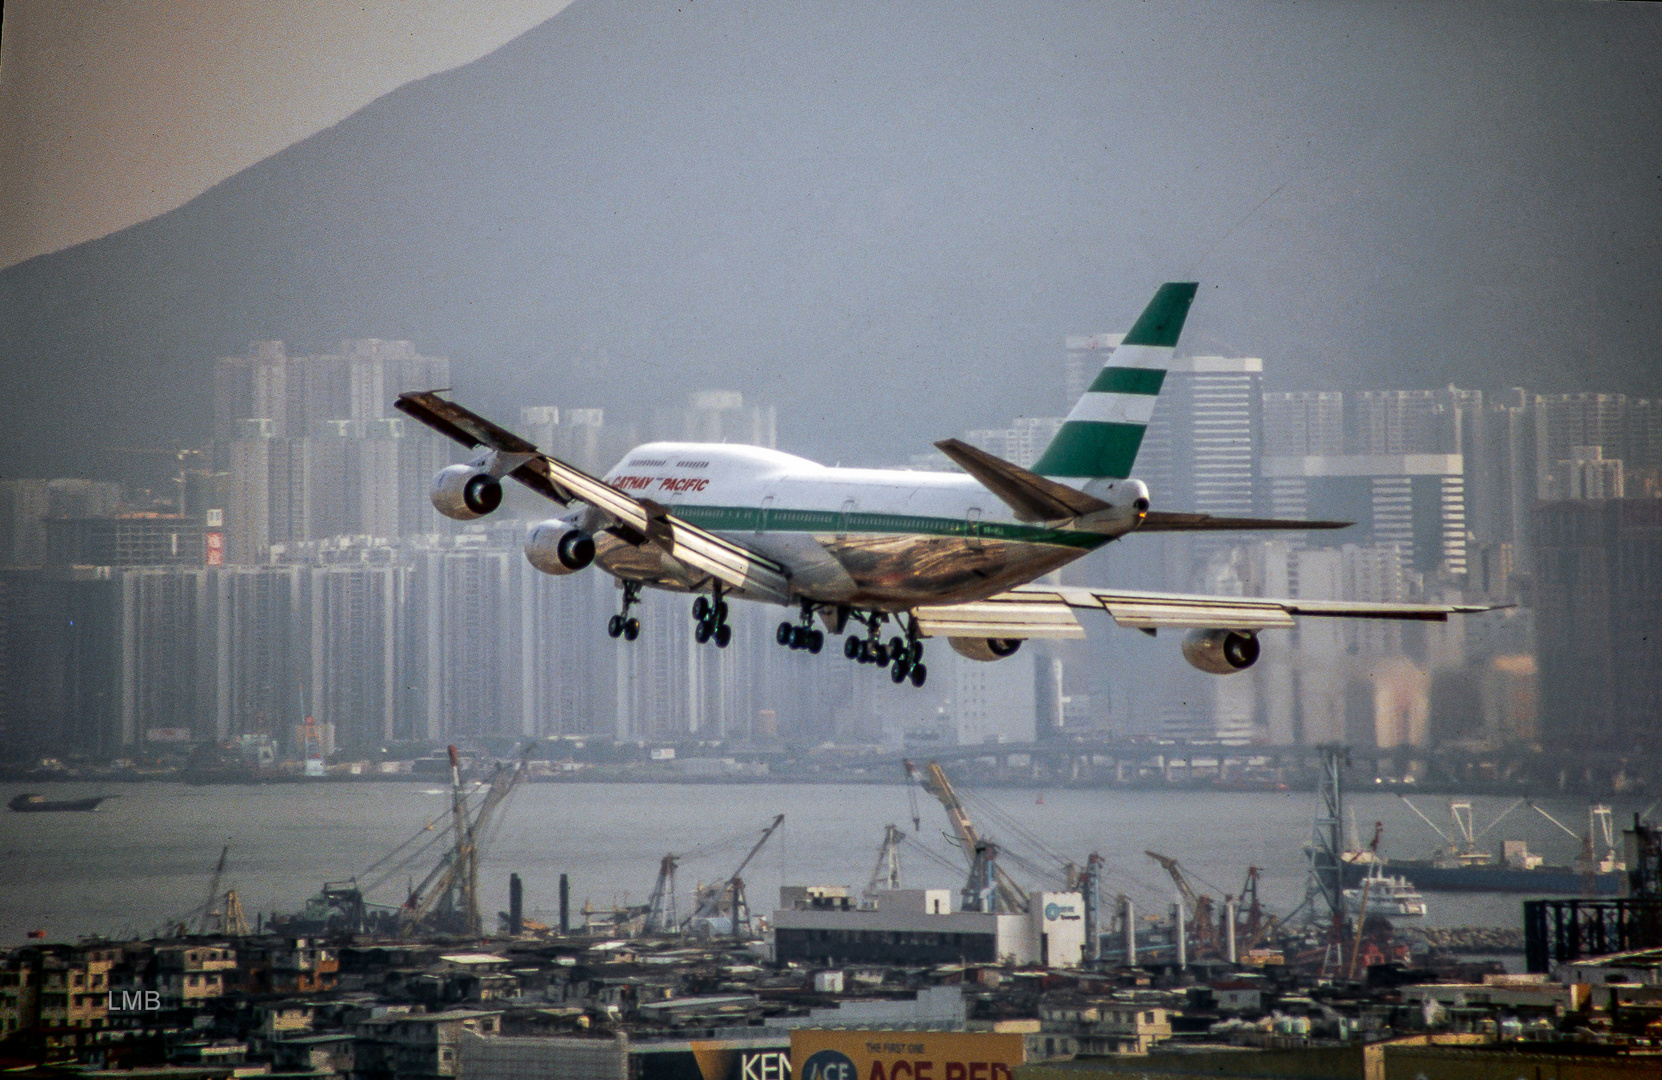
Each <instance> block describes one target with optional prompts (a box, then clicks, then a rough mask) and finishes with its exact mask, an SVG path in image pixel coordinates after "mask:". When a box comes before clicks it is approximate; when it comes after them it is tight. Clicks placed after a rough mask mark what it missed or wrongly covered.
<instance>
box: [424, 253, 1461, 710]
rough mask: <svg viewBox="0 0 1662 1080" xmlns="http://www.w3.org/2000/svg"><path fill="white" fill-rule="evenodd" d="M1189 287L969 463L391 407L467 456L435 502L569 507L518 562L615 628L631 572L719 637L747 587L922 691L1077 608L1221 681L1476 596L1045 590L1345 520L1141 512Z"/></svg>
mask: <svg viewBox="0 0 1662 1080" xmlns="http://www.w3.org/2000/svg"><path fill="white" fill-rule="evenodd" d="M1196 288H1197V286H1196V285H1195V284H1194V283H1192V282H1168V283H1167V284H1165V285H1162V286H1160V288H1159V290H1158V291H1157V292H1156V293H1155V295H1154V299H1153V300H1151V301H1150V302H1149V304H1148V306H1147V307H1146V308H1145V309H1144V310H1143V313H1142V315H1141V316H1140V317H1139V318H1138V319H1137V321H1136V324H1135V325H1133V326H1132V328H1131V331H1130V333H1128V334H1127V335H1126V336H1125V340H1124V342H1123V343H1122V344H1121V345H1120V346H1119V347H1118V348H1117V349H1115V350H1114V351H1113V353H1112V354H1111V355H1110V356H1109V359H1108V362H1107V364H1106V365H1105V366H1104V367H1103V368H1102V370H1101V371H1100V372H1099V373H1098V374H1097V376H1096V378H1095V379H1094V380H1093V381H1092V383H1091V385H1090V388H1089V389H1088V390H1087V391H1086V392H1085V394H1084V396H1082V397H1081V398H1080V399H1079V401H1078V403H1077V404H1075V405H1074V407H1073V411H1072V412H1070V413H1069V414H1068V417H1067V419H1066V421H1065V422H1064V423H1063V424H1062V427H1061V429H1060V430H1059V431H1058V432H1057V433H1056V437H1055V438H1054V439H1053V440H1052V441H1051V443H1050V445H1049V446H1048V447H1047V448H1046V449H1045V452H1044V454H1043V455H1042V456H1041V457H1040V458H1039V459H1038V461H1036V462H1035V463H1034V465H1033V468H1032V469H1024V468H1021V467H1019V466H1017V465H1015V464H1013V463H1011V462H1008V461H1005V460H1003V459H1001V458H998V457H995V456H993V455H992V454H989V453H986V452H985V451H982V450H979V449H977V448H976V447H973V446H970V445H968V444H966V443H963V442H960V441H959V440H957V439H947V440H945V441H943V442H938V443H936V444H935V445H936V446H937V447H939V448H940V450H941V452H942V453H944V454H945V455H946V456H947V457H948V458H950V459H952V461H954V462H955V463H957V465H958V466H959V467H960V468H962V469H963V470H964V471H963V472H962V473H945V472H927V471H914V470H905V469H844V468H829V467H827V466H824V465H821V464H818V463H817V462H813V461H809V460H807V459H805V458H800V457H796V456H794V455H791V454H786V453H781V452H780V451H777V450H769V449H765V448H762V447H757V446H738V445H730V444H727V443H677V442H655V443H646V444H644V445H642V446H638V447H636V448H635V449H634V450H632V451H630V452H629V453H628V454H627V455H625V456H624V458H623V460H622V461H621V462H619V463H618V464H617V466H616V467H614V468H613V469H612V471H611V472H609V473H608V474H607V475H606V476H605V477H602V478H596V477H593V476H590V475H588V474H587V473H585V472H583V471H582V470H580V469H576V468H574V467H572V466H571V465H568V464H566V463H565V462H563V461H560V460H558V459H556V458H553V457H550V456H549V455H548V454H545V453H543V452H542V451H541V450H539V449H538V448H537V447H535V446H533V445H532V444H531V443H529V442H527V441H526V440H525V439H522V438H520V437H519V436H517V435H514V434H513V433H512V432H509V431H506V430H504V429H502V428H500V427H498V426H497V425H495V424H493V423H491V422H490V421H488V420H486V419H484V418H482V417H480V416H477V415H475V414H474V413H472V412H470V411H468V410H467V409H465V408H463V407H462V406H460V405H458V404H456V403H455V402H452V401H449V400H447V399H445V398H443V397H440V396H439V394H438V393H437V392H435V391H423V392H417V393H408V394H403V395H401V396H400V397H399V398H398V401H397V403H396V404H397V407H398V408H399V409H400V410H402V411H403V412H405V413H407V414H409V415H410V416H412V417H414V418H415V419H417V420H420V421H421V422H422V423H424V424H427V425H428V426H430V427H432V428H434V429H435V430H437V431H439V432H441V433H443V434H445V435H447V436H449V437H450V438H452V439H455V440H456V441H457V442H459V443H461V444H462V445H463V446H466V447H468V448H469V449H473V450H476V453H474V454H473V455H472V456H471V457H470V458H469V459H468V461H467V462H466V463H464V464H458V465H451V466H449V467H447V468H445V469H443V470H441V471H440V472H439V474H438V475H437V476H436V477H435V478H434V480H433V491H432V499H433V505H434V507H435V508H437V510H438V511H439V513H441V514H444V515H445V516H446V517H450V518H454V519H456V520H458V521H470V520H474V519H476V518H480V517H483V516H484V515H486V514H489V513H491V512H492V511H493V510H495V509H496V508H497V507H498V506H500V505H501V502H502V483H501V482H502V479H503V477H511V478H512V479H514V480H517V481H519V482H520V483H522V484H524V485H525V486H527V487H529V488H531V489H533V490H534V491H537V492H539V493H541V494H542V495H545V496H547V497H548V498H549V499H552V500H553V501H554V502H556V503H558V504H559V505H560V506H562V507H565V508H566V511H565V512H564V513H562V514H561V515H559V516H557V517H553V518H550V519H549V520H547V521H543V522H540V523H538V524H536V525H534V526H532V527H531V529H530V531H529V534H528V535H527V538H526V541H525V556H526V558H527V559H529V560H530V562H531V565H532V566H534V567H536V568H537V569H538V570H541V571H543V572H545V573H549V574H554V575H564V574H574V573H577V572H578V571H580V570H583V569H584V568H586V567H588V566H589V565H590V564H591V563H598V564H599V565H600V567H601V568H602V569H603V570H605V571H606V572H607V573H609V574H611V575H612V576H614V577H616V578H617V579H618V580H619V582H620V583H621V584H622V591H623V601H622V609H621V610H620V611H619V612H618V613H617V614H615V615H613V616H612V618H611V620H610V622H609V623H608V624H607V631H608V633H610V634H611V636H613V637H614V638H616V637H621V638H624V639H626V640H630V641H633V640H634V639H635V638H636V637H637V636H639V634H640V621H639V619H638V618H637V617H636V616H634V615H632V614H631V613H630V611H631V609H632V608H633V607H634V606H635V604H637V603H638V602H639V600H640V595H641V590H642V589H643V588H645V587H652V588H658V589H669V590H673V591H676V592H684V593H690V594H694V596H695V599H694V600H693V603H692V615H693V617H694V618H695V619H696V620H697V621H698V625H697V629H696V635H695V636H696V638H697V640H698V641H699V642H701V643H702V642H706V641H713V642H714V643H715V645H716V646H717V647H725V646H726V645H727V643H728V641H729V639H730V637H731V630H730V628H729V627H728V624H727V612H728V608H727V602H728V601H729V600H730V599H745V600H754V601H760V602H763V603H770V604H779V605H783V606H785V607H787V608H793V609H795V611H796V613H797V617H796V618H795V619H794V620H792V619H786V620H785V621H784V622H781V623H780V624H779V628H778V632H777V640H778V642H779V644H780V645H783V646H788V647H790V648H793V649H805V650H807V651H808V652H811V653H817V652H819V651H820V650H821V649H822V648H823V647H824V644H825V633H826V632H827V631H829V632H830V633H833V634H846V635H847V637H846V638H845V640H844V642H843V653H844V655H845V656H847V657H849V658H850V659H853V660H858V661H860V662H862V663H869V664H875V665H879V666H885V667H887V668H888V669H889V675H890V678H892V679H893V680H894V681H895V682H896V683H901V682H906V681H908V680H909V681H910V682H911V683H912V685H914V686H922V685H923V684H924V680H925V679H926V678H927V677H928V668H927V666H926V665H925V664H924V662H923V648H924V647H923V642H924V639H927V638H931V637H944V638H946V639H947V641H948V643H949V644H950V645H951V646H952V648H953V649H955V650H956V651H957V652H959V653H960V654H962V655H964V656H967V657H969V658H971V659H974V660H997V659H1000V658H1002V657H1006V656H1009V655H1011V654H1012V653H1014V652H1015V651H1016V650H1017V649H1018V648H1019V647H1020V645H1021V643H1022V641H1024V640H1026V639H1028V638H1082V637H1084V636H1085V630H1084V628H1083V627H1082V626H1081V625H1080V623H1079V620H1078V619H1077V618H1076V617H1075V615H1074V612H1075V611H1076V610H1081V609H1082V610H1088V611H1098V612H1106V613H1107V614H1108V615H1109V616H1111V617H1112V618H1113V619H1114V621H1115V622H1116V623H1118V624H1119V625H1121V626H1127V627H1132V628H1135V629H1138V630H1142V631H1144V632H1146V633H1149V634H1153V633H1155V632H1156V631H1158V630H1160V629H1163V628H1177V629H1183V630H1186V631H1187V634H1186V636H1185V637H1184V639H1183V645H1182V649H1183V655H1184V656H1185V657H1186V658H1187V659H1188V660H1189V662H1190V663H1192V664H1193V665H1194V666H1195V667H1197V668H1199V669H1201V670H1202V671H1207V672H1211V673H1213V674H1219V675H1227V674H1229V673H1231V672H1235V671H1240V670H1243V669H1245V668H1249V667H1251V666H1252V664H1253V662H1254V661H1256V660H1257V659H1258V652H1259V642H1258V634H1259V632H1260V631H1262V630H1269V629H1275V628H1279V627H1290V626H1292V624H1293V617H1294V616H1297V615H1305V616H1343V617H1350V618H1374V619H1428V620H1437V621H1442V620H1446V619H1447V618H1448V617H1449V615H1451V614H1455V613H1462V612H1478V611H1486V610H1489V608H1488V607H1486V606H1483V605H1471V604H1374V603H1359V602H1345V601H1333V600H1303V599H1298V600H1277V599H1265V598H1258V597H1217V596H1193V595H1186V594H1181V593H1152V592H1132V591H1125V590H1118V589H1090V588H1080V587H1074V586H1060V585H1049V584H1043V583H1040V581H1039V579H1041V578H1043V577H1044V576H1045V575H1048V574H1050V573H1051V572H1052V571H1055V570H1057V569H1059V568H1060V567H1063V566H1066V565H1067V564H1068V563H1071V562H1073V561H1074V560H1075V559H1077V558H1079V557H1080V556H1082V555H1084V554H1085V553H1086V552H1089V551H1093V550H1095V549H1096V548H1099V547H1101V546H1102V545H1104V544H1107V543H1110V542H1112V541H1114V540H1118V539H1119V538H1121V537H1123V536H1126V535H1128V534H1130V533H1133V532H1178V531H1194V530H1236V529H1238V530H1258V529H1297V530H1306V529H1325V528H1341V527H1343V526H1344V525H1346V524H1348V523H1346V522H1330V521H1286V520H1265V519H1258V518H1217V517H1210V516H1207V515H1204V514H1191V513H1172V512H1166V511H1161V510H1156V509H1153V508H1152V503H1151V501H1150V493H1149V489H1148V485H1146V484H1144V483H1143V482H1142V481H1141V480H1136V479H1133V478H1132V477H1131V469H1132V466H1133V464H1134V463H1135V461H1136V457H1137V451H1138V448H1139V447H1140V446H1141V445H1142V440H1143V432H1144V429H1145V428H1146V427H1147V426H1148V422H1149V417H1150V415H1151V414H1152V412H1153V410H1154V402H1155V400H1156V398H1157V397H1158V395H1159V393H1160V386H1161V383H1162V382H1163V381H1164V379H1165V374H1166V369H1167V366H1168V365H1169V363H1170V360H1171V356H1172V351H1173V349H1174V348H1175V346H1176V344H1177V338H1178V335H1179V333H1180V332H1181V331H1182V329H1183V322H1184V319H1185V318H1186V317H1187V315H1188V311H1189V305H1190V304H1191V303H1192V302H1193V300H1194V296H1195V290H1196ZM816 624H817V625H816ZM821 627H823V629H822V628H821ZM886 628H887V629H886ZM886 632H888V633H890V634H891V636H890V637H889V640H888V641H886V642H885V641H884V640H883V638H884V635H885V633H886Z"/></svg>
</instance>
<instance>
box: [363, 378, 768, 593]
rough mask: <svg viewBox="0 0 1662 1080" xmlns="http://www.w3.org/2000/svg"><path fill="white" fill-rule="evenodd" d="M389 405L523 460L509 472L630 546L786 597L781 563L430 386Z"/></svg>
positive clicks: (745, 586) (468, 442)
mask: <svg viewBox="0 0 1662 1080" xmlns="http://www.w3.org/2000/svg"><path fill="white" fill-rule="evenodd" d="M393 405H394V407H395V408H397V409H398V410H399V411H400V412H402V413H405V414H407V415H409V416H411V417H414V418H415V419H417V420H419V421H421V422H422V423H423V424H426V425H427V426H428V427H430V428H432V429H433V430H434V431H437V432H439V433H440V434H442V435H447V436H449V437H450V438H452V439H454V440H456V441H457V442H459V443H461V444H462V445H463V446H466V447H469V448H470V449H471V448H473V447H477V446H482V447H484V448H486V449H488V450H495V451H498V452H499V453H501V454H503V455H504V456H506V457H508V458H509V459H510V460H512V459H513V458H515V457H523V458H524V460H523V461H522V462H521V463H520V464H519V465H517V466H515V467H514V468H513V470H511V471H510V472H509V473H508V475H509V476H511V477H513V478H514V479H515V480H518V481H519V482H520V483H522V484H524V485H525V486H526V487H528V488H530V489H531V490H533V491H535V492H537V493H539V494H541V495H546V496H547V497H548V498H550V499H552V500H554V501H555V502H557V503H559V504H560V505H561V506H567V505H570V504H571V503H572V502H574V501H575V502H580V503H584V504H585V505H588V506H592V507H594V508H595V509H596V510H599V511H600V512H601V513H602V514H605V515H606V516H607V517H608V518H610V519H611V520H612V522H613V523H614V527H615V529H616V531H617V534H618V535H619V536H621V537H622V538H623V539H625V540H627V541H629V542H630V543H635V544H653V545H655V546H657V547H658V548H659V549H660V550H662V551H664V552H665V553H667V554H668V555H669V556H670V557H671V558H673V559H675V560H676V561H678V562H681V563H683V564H685V565H687V566H690V567H693V568H695V569H697V570H700V571H702V572H704V573H706V574H709V575H710V576H711V577H714V578H716V579H717V580H719V581H722V582H724V583H726V584H727V585H730V586H732V587H733V588H736V589H743V590H744V591H745V592H747V593H750V594H751V595H753V596H760V597H764V598H766V599H770V600H776V601H779V602H781V603H784V602H788V601H789V600H790V582H789V572H788V571H787V569H786V568H785V567H784V566H783V565H782V564H780V563H778V562H775V561H774V560H772V559H769V558H766V557H765V556H762V555H759V554H757V553H756V552H753V551H751V550H749V549H748V548H745V547H742V546H740V545H738V544H735V543H733V542H732V541H730V540H724V539H723V538H721V537H719V536H716V535H715V534H714V533H710V532H706V531H705V530H703V529H700V528H699V527H698V526H696V525H691V524H688V523H687V522H685V521H682V520H681V519H680V518H678V517H676V516H675V515H674V514H672V513H670V512H669V510H668V508H666V507H664V506H663V505H661V504H659V503H656V502H654V501H652V500H651V499H637V498H635V497H634V496H632V495H626V494H624V493H623V492H621V491H619V490H617V489H616V488H614V487H612V486H611V485H610V484H607V483H605V482H604V481H602V480H599V479H596V478H595V477H593V476H590V475H589V474H588V473H586V472H584V471H583V470H581V469H579V468H576V467H575V466H572V465H568V464H566V463H565V462H563V461H561V460H560V459H559V458H555V457H550V456H549V455H547V454H545V453H543V452H542V451H541V450H538V449H537V448H536V446H534V445H533V444H531V443H529V442H527V441H526V440H524V439H522V438H520V437H519V436H518V435H515V434H514V433H513V432H511V431H508V430H506V429H504V428H500V427H498V426H497V425H495V424H493V423H491V422H490V421H489V420H486V419H485V418H484V417H482V416H479V415H477V414H475V413H473V412H470V411H469V410H467V409H465V408H463V407H462V406H460V405H458V404H456V403H455V402H454V401H446V400H445V399H444V398H441V397H439V396H438V394H437V393H435V392H434V391H431V390H423V391H412V392H410V393H406V394H400V395H398V400H397V401H396V402H394V403H393Z"/></svg>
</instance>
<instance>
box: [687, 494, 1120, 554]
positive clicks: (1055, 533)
mask: <svg viewBox="0 0 1662 1080" xmlns="http://www.w3.org/2000/svg"><path fill="white" fill-rule="evenodd" d="M670 512H671V513H673V514H674V515H675V516H676V517H678V518H680V519H682V520H683V521H685V522H687V523H688V524H691V525H697V526H698V527H699V528H701V529H709V530H710V531H711V532H806V533H888V534H892V535H906V534H914V535H917V536H976V537H980V538H982V539H985V540H1010V541H1015V542H1017V543H1023V544H1049V545H1051V546H1053V547H1071V548H1081V549H1083V550H1086V551H1089V550H1091V549H1093V548H1097V547H1100V546H1102V545H1103V544H1105V543H1107V542H1108V540H1109V539H1111V538H1110V537H1107V536H1103V535H1101V534H1100V533H1090V532H1075V531H1073V530H1070V529H1047V528H1044V527H1043V526H1036V525H1023V524H1021V523H1020V522H1015V521H974V522H972V521H969V520H968V519H965V518H942V517H926V516H923V515H915V514H873V513H863V512H859V511H856V512H853V513H847V514H845V513H842V512H841V511H838V510H792V509H789V508H785V507H769V508H768V509H767V510H766V511H763V510H762V509H761V508H759V507H755V506H701V505H697V504H690V503H683V504H681V505H679V506H672V507H670ZM764 512H765V513H766V515H767V517H766V520H765V521H763V520H761V518H762V515H763V513H764Z"/></svg>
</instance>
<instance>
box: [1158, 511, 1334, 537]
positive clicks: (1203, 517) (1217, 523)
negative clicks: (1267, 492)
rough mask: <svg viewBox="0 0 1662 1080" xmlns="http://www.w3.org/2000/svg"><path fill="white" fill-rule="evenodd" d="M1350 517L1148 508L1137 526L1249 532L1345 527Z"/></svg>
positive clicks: (1183, 530) (1185, 530)
mask: <svg viewBox="0 0 1662 1080" xmlns="http://www.w3.org/2000/svg"><path fill="white" fill-rule="evenodd" d="M1354 524H1356V523H1355V522H1354V521H1297V520H1294V519H1292V518H1238V517H1213V516H1212V515H1211V514H1180V513H1173V512H1172V511H1169V510H1150V511H1149V512H1148V514H1147V515H1145V516H1144V518H1143V523H1142V524H1141V525H1139V526H1137V531H1138V532H1229V531H1239V532H1251V531H1254V530H1260V529H1262V530H1269V529H1279V530H1290V531H1299V530H1303V529H1345V528H1349V527H1350V526H1352V525H1354Z"/></svg>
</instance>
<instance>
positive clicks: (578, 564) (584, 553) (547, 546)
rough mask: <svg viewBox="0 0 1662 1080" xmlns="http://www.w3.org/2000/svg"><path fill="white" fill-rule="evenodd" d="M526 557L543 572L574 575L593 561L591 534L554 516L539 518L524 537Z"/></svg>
mask: <svg viewBox="0 0 1662 1080" xmlns="http://www.w3.org/2000/svg"><path fill="white" fill-rule="evenodd" d="M525 559H526V561H527V562H529V563H530V564H531V565H532V566H534V567H536V568H537V569H538V570H541V571H542V572H543V573H545V574H575V573H576V572H577V571H579V570H581V569H583V567H585V566H587V565H589V564H590V563H592V562H594V537H592V536H590V535H589V534H588V533H586V532H584V531H583V530H582V529H579V528H577V527H576V526H574V525H568V524H567V523H566V522H564V521H560V520H559V519H557V518H555V519H550V520H548V521H539V522H537V524H535V525H533V526H531V532H530V534H529V535H527V536H526V537H525Z"/></svg>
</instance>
